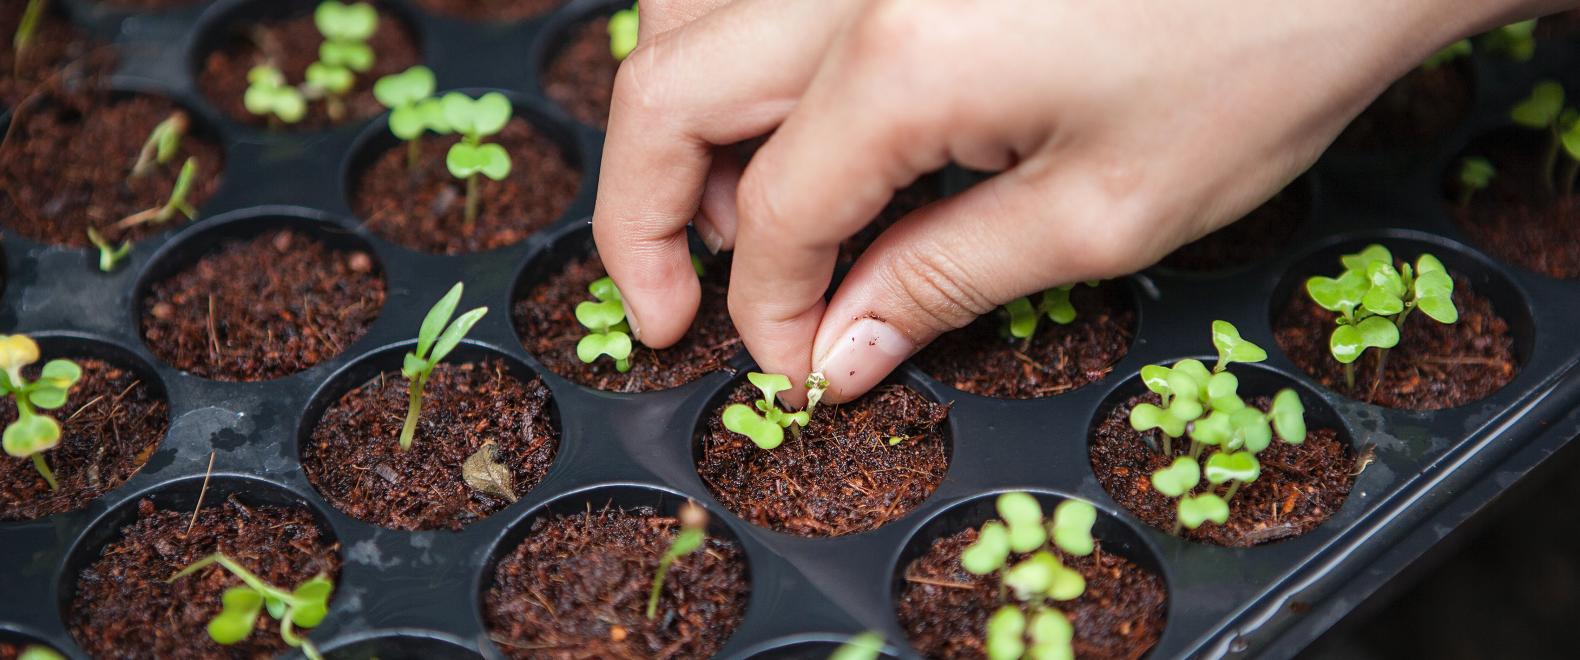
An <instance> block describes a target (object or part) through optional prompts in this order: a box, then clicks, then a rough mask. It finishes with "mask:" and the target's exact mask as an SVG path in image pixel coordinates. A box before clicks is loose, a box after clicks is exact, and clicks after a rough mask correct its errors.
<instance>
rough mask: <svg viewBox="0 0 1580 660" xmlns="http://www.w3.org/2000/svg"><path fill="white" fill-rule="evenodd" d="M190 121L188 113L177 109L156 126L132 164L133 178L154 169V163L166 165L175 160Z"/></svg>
mask: <svg viewBox="0 0 1580 660" xmlns="http://www.w3.org/2000/svg"><path fill="white" fill-rule="evenodd" d="M189 122H190V120H188V119H187V113H185V112H182V111H180V110H177V111H175V112H172V113H170V116H169V117H166V118H165V119H164V121H161V122H159V124H158V125H156V126H154V130H153V131H151V132H149V133H148V140H147V141H145V142H143V148H142V150H141V151H139V152H138V154H137V162H136V163H133V164H132V175H131V178H133V179H136V178H139V177H142V176H144V175H146V174H148V172H150V171H152V170H153V168H154V165H166V164H169V163H170V161H172V160H174V159H175V157H176V153H177V152H179V151H180V150H181V138H182V137H184V136H186V132H187V125H188V123H189Z"/></svg>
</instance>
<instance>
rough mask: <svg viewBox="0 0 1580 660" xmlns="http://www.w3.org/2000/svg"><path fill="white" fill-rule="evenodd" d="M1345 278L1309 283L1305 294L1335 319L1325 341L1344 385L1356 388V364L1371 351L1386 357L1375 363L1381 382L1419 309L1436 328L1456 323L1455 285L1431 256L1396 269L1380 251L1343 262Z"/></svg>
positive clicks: (1373, 248)
mask: <svg viewBox="0 0 1580 660" xmlns="http://www.w3.org/2000/svg"><path fill="white" fill-rule="evenodd" d="M1341 261H1342V262H1343V264H1344V272H1343V273H1342V274H1340V275H1339V276H1338V277H1337V278H1331V277H1321V276H1318V277H1312V278H1311V279H1308V280H1306V292H1307V293H1308V294H1310V296H1311V299H1312V300H1313V301H1315V302H1316V303H1317V304H1318V305H1320V306H1321V307H1322V308H1323V309H1326V310H1328V311H1330V312H1337V313H1338V314H1339V317H1338V319H1336V322H1337V326H1338V327H1336V328H1334V330H1333V334H1332V336H1331V337H1330V338H1329V341H1328V349H1329V352H1331V353H1332V354H1333V359H1335V360H1338V361H1339V362H1340V363H1342V364H1343V365H1344V381H1345V384H1346V385H1347V386H1348V387H1349V388H1350V389H1352V390H1353V389H1354V388H1355V361H1356V360H1358V359H1360V357H1361V354H1362V353H1364V352H1365V351H1366V350H1367V349H1369V348H1376V349H1379V350H1382V351H1384V352H1383V353H1382V357H1381V358H1379V359H1378V361H1377V380H1376V382H1374V383H1373V389H1374V390H1375V387H1376V385H1377V384H1378V383H1380V382H1381V380H1382V374H1383V367H1384V365H1385V364H1386V362H1387V357H1388V353H1387V349H1390V348H1393V347H1394V346H1397V345H1398V344H1399V336H1400V332H1401V330H1402V329H1403V328H1404V323H1405V320H1406V319H1408V318H1409V316H1410V313H1411V312H1413V311H1415V310H1416V309H1420V310H1421V311H1422V312H1423V313H1425V314H1426V315H1427V316H1429V317H1431V318H1432V319H1433V320H1435V321H1437V322H1439V323H1445V324H1449V323H1454V322H1456V321H1458V320H1459V311H1458V310H1457V309H1456V308H1455V307H1454V300H1453V294H1454V280H1453V278H1451V277H1449V275H1448V271H1447V270H1446V269H1445V268H1444V267H1443V262H1441V261H1438V259H1437V257H1434V256H1432V255H1430V254H1422V255H1421V256H1420V257H1419V258H1417V259H1416V263H1415V267H1414V268H1411V266H1410V264H1408V263H1406V264H1404V265H1403V266H1402V267H1400V268H1395V267H1394V257H1393V253H1391V252H1389V251H1388V249H1387V248H1385V247H1383V246H1381V245H1375V244H1374V245H1369V246H1367V247H1366V249H1364V250H1362V251H1360V252H1358V253H1355V254H1350V255H1345V256H1343V257H1342V258H1341Z"/></svg>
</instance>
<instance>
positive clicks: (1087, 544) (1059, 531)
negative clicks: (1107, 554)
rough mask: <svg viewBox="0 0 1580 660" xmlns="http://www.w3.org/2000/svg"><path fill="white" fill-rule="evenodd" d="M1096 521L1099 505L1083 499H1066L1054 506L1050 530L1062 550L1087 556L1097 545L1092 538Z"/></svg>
mask: <svg viewBox="0 0 1580 660" xmlns="http://www.w3.org/2000/svg"><path fill="white" fill-rule="evenodd" d="M1096 523H1097V507H1094V506H1092V505H1091V504H1089V503H1087V502H1083V501H1081V500H1065V501H1063V502H1060V503H1059V506H1056V507H1054V508H1053V522H1052V523H1051V525H1050V526H1049V531H1050V535H1051V536H1052V537H1053V543H1054V545H1057V546H1059V549H1060V550H1063V551H1065V552H1068V553H1070V554H1071V555H1074V556H1076V557H1085V556H1087V555H1089V554H1092V550H1093V549H1094V548H1096V547H1097V542H1096V541H1095V540H1093V539H1092V525H1095V524H1096Z"/></svg>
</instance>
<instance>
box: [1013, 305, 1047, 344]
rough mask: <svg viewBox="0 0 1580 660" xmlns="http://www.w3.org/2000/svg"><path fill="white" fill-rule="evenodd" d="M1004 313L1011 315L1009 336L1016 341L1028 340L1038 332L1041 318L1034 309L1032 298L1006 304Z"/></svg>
mask: <svg viewBox="0 0 1580 660" xmlns="http://www.w3.org/2000/svg"><path fill="white" fill-rule="evenodd" d="M1004 311H1005V312H1006V313H1008V314H1009V335H1010V336H1011V337H1014V338H1016V339H1026V338H1029V337H1031V336H1032V335H1033V334H1035V333H1036V332H1037V323H1038V320H1039V319H1040V318H1041V317H1039V316H1037V310H1035V309H1032V306H1031V299H1030V298H1016V299H1014V300H1011V301H1009V302H1008V303H1005V304H1004Z"/></svg>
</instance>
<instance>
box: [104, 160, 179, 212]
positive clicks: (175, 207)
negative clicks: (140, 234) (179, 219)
mask: <svg viewBox="0 0 1580 660" xmlns="http://www.w3.org/2000/svg"><path fill="white" fill-rule="evenodd" d="M197 165H198V162H197V158H187V160H186V162H185V163H182V164H181V173H180V174H177V175H176V182H175V185H173V186H171V187H170V199H168V200H166V201H165V203H164V206H159V207H155V208H151V209H145V210H142V211H138V212H136V213H133V214H131V215H129V216H126V217H124V218H121V219H120V220H119V221H117V222H116V223H115V224H113V225H110V226H111V227H112V228H114V229H116V230H124V229H128V228H131V227H136V226H137V225H141V224H144V223H150V222H151V223H154V224H156V225H158V224H164V223H166V222H169V221H170V220H171V219H172V218H174V217H176V214H177V213H179V214H181V215H184V216H186V217H187V219H188V220H191V219H193V218H195V217H197V209H195V208H193V207H192V204H191V203H190V202H188V201H187V195H188V194H190V193H191V192H192V179H193V178H194V177H196V176H197Z"/></svg>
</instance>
